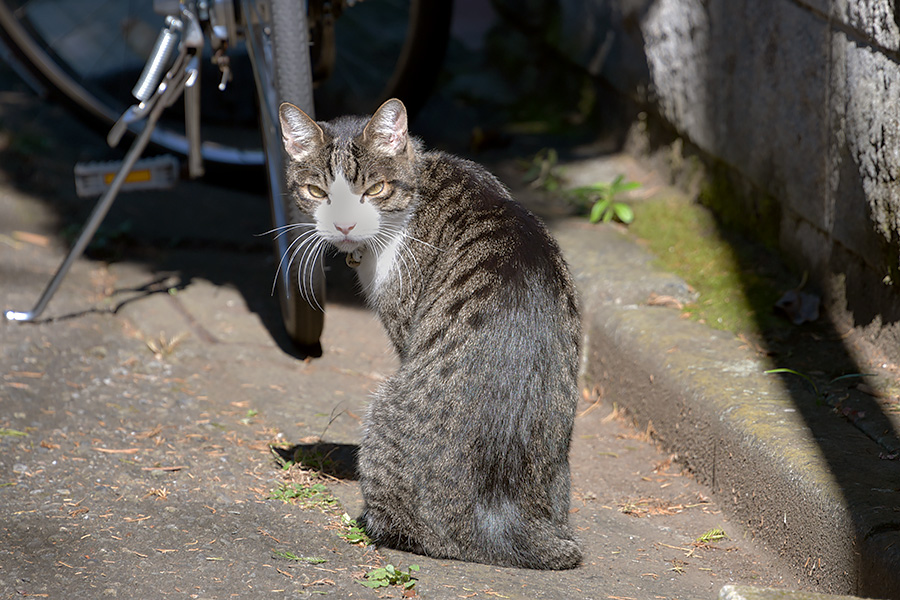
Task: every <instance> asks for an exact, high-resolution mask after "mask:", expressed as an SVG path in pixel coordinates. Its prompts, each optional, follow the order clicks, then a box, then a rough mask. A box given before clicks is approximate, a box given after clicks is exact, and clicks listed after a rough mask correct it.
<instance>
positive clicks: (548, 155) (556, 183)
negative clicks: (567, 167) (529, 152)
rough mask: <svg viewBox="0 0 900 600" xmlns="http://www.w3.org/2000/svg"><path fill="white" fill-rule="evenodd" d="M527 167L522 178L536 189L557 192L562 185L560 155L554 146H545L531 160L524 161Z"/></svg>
mask: <svg viewBox="0 0 900 600" xmlns="http://www.w3.org/2000/svg"><path fill="white" fill-rule="evenodd" d="M523 164H524V165H525V167H526V171H525V175H523V176H522V180H523V181H524V182H525V183H527V184H528V185H530V186H531V187H533V188H535V189H540V190H544V191H547V192H556V191H559V189H560V188H561V187H562V175H561V174H560V172H559V155H558V154H557V153H556V150H554V149H553V148H544V149H542V150H540V151H538V153H537V154H535V155H534V158H532V159H531V161H530V162H529V161H523Z"/></svg>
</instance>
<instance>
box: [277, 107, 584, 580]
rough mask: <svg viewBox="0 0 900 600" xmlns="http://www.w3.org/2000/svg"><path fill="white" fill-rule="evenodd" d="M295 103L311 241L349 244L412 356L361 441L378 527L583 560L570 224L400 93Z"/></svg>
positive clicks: (295, 143)
mask: <svg viewBox="0 0 900 600" xmlns="http://www.w3.org/2000/svg"><path fill="white" fill-rule="evenodd" d="M280 117H281V127H282V136H283V141H284V147H285V150H286V151H287V154H288V155H289V157H290V160H289V161H288V164H287V167H286V179H287V181H288V189H289V191H290V193H291V194H293V197H294V198H295V200H296V202H297V203H298V205H299V208H300V209H301V211H302V212H304V213H306V214H307V215H309V216H311V217H312V219H313V222H314V229H310V230H309V231H307V232H306V233H304V234H303V235H301V238H303V239H302V240H301V241H300V243H301V244H307V246H306V247H304V248H303V252H304V258H309V256H315V255H316V254H317V253H321V252H322V250H323V246H324V245H325V244H330V245H331V246H333V247H334V248H336V249H337V250H338V251H340V252H346V253H347V262H348V264H350V265H351V266H354V267H355V268H356V271H357V276H358V279H359V282H360V284H361V287H362V289H363V290H364V294H365V296H366V298H367V301H368V303H369V304H370V306H371V307H372V308H373V309H374V311H375V312H376V313H377V314H378V316H379V317H380V319H381V322H382V324H383V325H384V328H385V330H386V331H387V335H388V337H389V338H390V340H391V342H392V344H393V346H394V348H395V349H396V352H397V354H398V355H399V358H400V367H399V370H398V371H397V373H396V374H394V375H393V376H392V377H390V378H389V379H388V380H387V381H386V382H384V384H383V385H382V386H381V387H380V389H379V390H378V391H377V392H376V394H375V396H374V398H373V400H372V402H371V404H370V406H369V409H368V413H367V415H366V417H365V420H364V434H363V438H362V441H361V442H360V445H359V453H358V473H359V483H360V488H361V490H362V495H363V498H364V501H365V508H364V510H363V514H362V515H361V517H360V522H361V523H362V524H363V526H364V528H365V531H366V533H367V534H368V535H369V536H370V537H371V538H372V539H373V540H374V541H375V542H376V543H377V544H379V545H384V546H388V547H392V548H396V549H400V550H406V551H410V552H415V553H418V554H424V555H427V556H431V557H436V558H451V559H460V560H466V561H472V562H479V563H486V564H494V565H501V566H514V567H527V568H534V569H568V568H573V567H576V566H578V564H579V563H580V561H581V550H580V547H579V545H578V543H577V542H576V541H575V539H574V537H573V534H572V531H571V529H570V528H569V525H568V515H569V461H568V453H569V445H570V441H571V435H572V426H573V423H574V418H575V410H576V405H577V401H578V400H577V399H578V394H577V376H578V358H579V352H580V345H581V326H580V319H579V311H578V303H577V297H576V293H575V286H574V284H573V281H572V278H571V276H570V274H569V271H568V268H567V266H566V263H565V261H564V260H563V258H562V255H561V253H560V250H559V247H558V246H557V244H556V242H555V241H554V240H553V239H552V238H551V237H550V235H549V233H548V232H547V230H546V229H545V227H544V226H543V225H542V224H541V223H540V222H539V221H538V219H537V218H536V217H535V216H533V215H532V214H531V213H530V212H528V211H527V210H526V209H525V208H523V207H522V206H521V205H519V204H518V203H516V202H515V201H514V200H513V199H512V198H511V197H510V194H509V192H508V191H507V189H506V188H505V187H504V186H503V185H502V184H501V183H500V182H499V181H498V180H497V179H496V178H495V177H494V176H493V175H491V174H489V173H488V172H487V171H486V170H485V169H484V168H483V167H481V166H479V165H477V164H475V163H473V162H469V161H467V160H464V159H461V158H457V157H455V156H452V155H449V154H446V153H442V152H438V151H425V150H424V149H423V146H422V144H421V142H420V141H419V140H418V139H416V138H414V137H411V136H410V135H409V132H408V130H407V112H406V108H405V107H404V105H403V103H402V102H401V101H399V100H396V99H392V100H388V101H387V102H385V103H384V104H383V105H382V106H381V107H380V108H379V109H378V110H377V111H376V112H375V114H374V115H373V116H372V117H371V118H366V117H341V118H338V119H336V120H333V121H330V122H319V123H316V122H314V121H313V120H312V119H310V118H309V117H308V116H307V115H306V114H305V113H303V112H302V111H301V110H300V109H298V108H296V107H295V106H293V105H290V104H283V105H282V106H281V109H280ZM304 236H305V237H304ZM302 262H304V263H305V264H311V263H312V262H313V261H312V260H303V261H302Z"/></svg>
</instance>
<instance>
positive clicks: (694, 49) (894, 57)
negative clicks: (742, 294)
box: [497, 0, 900, 360]
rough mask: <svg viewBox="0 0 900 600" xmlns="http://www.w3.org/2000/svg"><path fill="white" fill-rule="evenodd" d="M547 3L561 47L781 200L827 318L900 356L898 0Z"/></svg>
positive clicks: (784, 237)
mask: <svg viewBox="0 0 900 600" xmlns="http://www.w3.org/2000/svg"><path fill="white" fill-rule="evenodd" d="M497 1H498V2H501V3H503V2H504V1H505V0H497ZM535 3H539V0H532V2H530V4H535ZM549 4H556V10H558V11H559V12H558V19H556V20H555V21H554V24H553V25H552V27H557V28H558V31H556V32H553V33H552V35H550V36H549V37H550V38H551V39H554V40H557V41H556V42H555V43H556V44H557V46H558V49H559V50H560V51H561V52H563V53H564V54H566V55H568V56H570V57H571V58H572V59H573V60H575V61H576V62H578V63H579V64H581V65H583V66H584V67H585V68H586V69H588V70H589V71H591V72H592V73H593V74H595V75H596V76H598V77H602V78H604V79H606V80H607V81H608V82H610V83H611V84H612V85H613V86H614V87H616V88H618V89H619V90H620V91H621V92H623V93H624V94H627V95H629V96H631V97H632V98H635V99H637V100H638V101H639V102H642V103H644V104H645V105H646V106H647V107H648V112H651V113H652V114H654V115H656V116H657V117H659V118H661V119H663V120H664V121H665V122H667V123H668V124H669V125H670V126H671V128H673V129H674V130H675V131H676V132H677V134H678V135H679V136H681V137H683V138H684V139H685V140H687V141H689V142H690V143H691V144H692V145H693V146H694V147H696V148H699V150H700V151H701V152H702V153H703V154H704V155H706V156H708V157H710V158H712V159H714V160H716V161H717V162H719V163H721V164H724V165H726V167H727V169H729V170H731V171H733V172H734V173H735V174H736V175H737V176H738V177H740V178H741V179H742V180H744V181H746V182H748V183H749V184H750V185H749V188H750V189H755V190H757V191H758V192H759V193H761V194H764V195H766V196H767V197H769V198H771V199H773V200H774V202H775V203H776V204H777V208H778V210H777V211H775V217H774V218H775V219H777V221H778V222H777V223H774V224H772V225H773V228H774V230H776V231H778V232H779V234H778V238H779V239H778V242H779V244H780V245H781V247H782V248H783V250H784V251H785V253H786V255H787V256H789V257H791V258H793V259H794V261H795V263H796V266H797V267H798V268H800V269H808V270H809V271H810V273H811V274H812V276H813V280H814V281H816V282H817V283H818V285H819V287H820V288H821V290H822V291H824V292H825V293H826V296H827V300H828V302H829V306H830V308H831V312H832V315H833V316H834V317H836V318H837V320H838V321H839V322H842V324H843V325H851V324H852V325H854V326H857V327H860V328H862V329H863V331H865V332H866V333H867V335H869V336H870V337H871V339H872V340H873V341H875V342H876V343H877V344H878V346H879V347H880V348H882V349H883V350H884V351H885V352H886V353H887V354H888V355H889V356H891V357H893V358H894V359H895V360H896V359H900V271H898V262H900V256H898V252H900V186H898V179H900V0H561V1H560V2H559V3H552V2H550V3H549ZM545 9H546V7H545ZM745 200H746V199H745ZM729 201H732V200H731V199H729ZM733 201H734V202H737V203H740V202H742V200H741V199H740V198H735V199H734V200H733ZM751 205H752V202H749V203H748V207H749V206H751Z"/></svg>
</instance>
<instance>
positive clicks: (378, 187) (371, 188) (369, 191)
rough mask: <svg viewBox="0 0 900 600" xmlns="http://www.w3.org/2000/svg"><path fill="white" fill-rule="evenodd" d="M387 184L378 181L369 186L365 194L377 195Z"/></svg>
mask: <svg viewBox="0 0 900 600" xmlns="http://www.w3.org/2000/svg"><path fill="white" fill-rule="evenodd" d="M386 187H387V184H385V182H384V181H379V182H378V183H376V184H375V185H372V186H369V189H367V190H366V196H377V195H379V194H381V193H383V192H384V190H385V188H386Z"/></svg>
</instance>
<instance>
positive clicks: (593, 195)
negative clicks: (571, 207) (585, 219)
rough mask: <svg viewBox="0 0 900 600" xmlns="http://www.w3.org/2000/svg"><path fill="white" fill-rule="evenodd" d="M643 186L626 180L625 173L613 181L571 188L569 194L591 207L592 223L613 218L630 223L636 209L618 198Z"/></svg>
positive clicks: (605, 221)
mask: <svg viewBox="0 0 900 600" xmlns="http://www.w3.org/2000/svg"><path fill="white" fill-rule="evenodd" d="M639 187H641V184H640V183H638V182H637V181H625V176H624V175H619V176H618V177H616V178H615V179H614V180H613V181H612V182H611V183H595V184H593V185H587V186H584V187H578V188H575V189H572V190H569V191H568V192H567V194H568V195H569V197H570V198H571V199H572V201H573V202H574V203H575V204H577V205H579V206H581V207H583V208H584V209H586V210H587V209H588V207H590V209H589V210H590V220H591V223H600V222H603V223H609V222H610V221H612V220H613V219H617V220H618V221H620V222H622V223H624V224H626V225H628V224H629V223H631V222H632V221H634V211H633V210H632V209H631V206H629V205H628V204H626V203H625V202H622V201H621V200H619V199H618V198H619V197H620V196H621V195H622V194H623V193H625V192H629V191H631V190H636V189H638V188H639Z"/></svg>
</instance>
